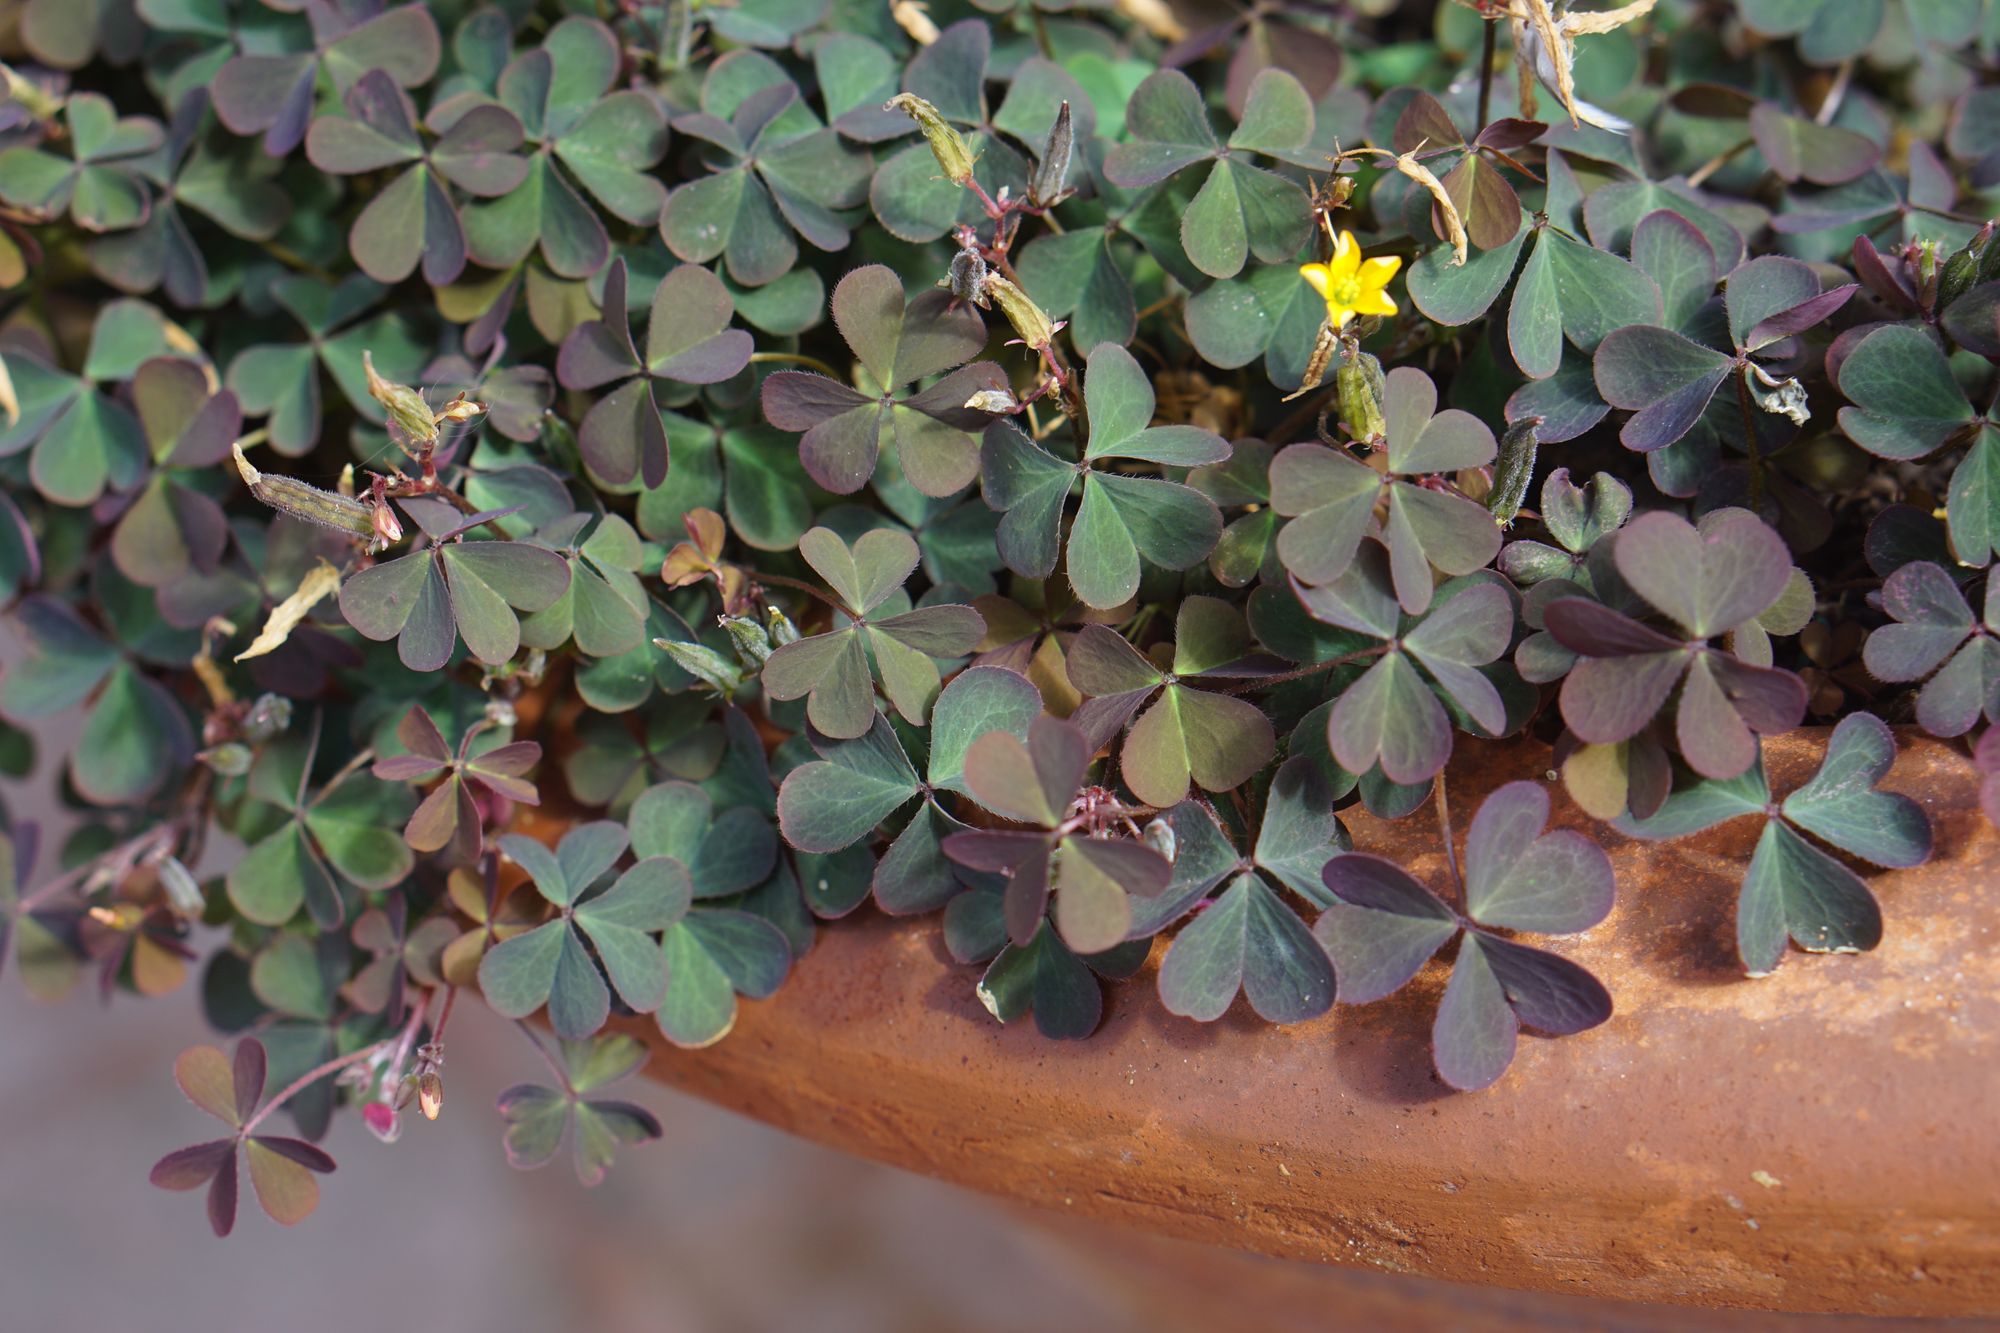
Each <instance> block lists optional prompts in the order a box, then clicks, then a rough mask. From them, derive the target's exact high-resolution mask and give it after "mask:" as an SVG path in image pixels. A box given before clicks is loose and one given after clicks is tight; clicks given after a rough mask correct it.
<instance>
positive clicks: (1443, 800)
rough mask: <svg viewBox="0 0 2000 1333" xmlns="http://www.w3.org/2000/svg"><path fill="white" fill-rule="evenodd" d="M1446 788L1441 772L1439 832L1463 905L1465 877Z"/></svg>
mask: <svg viewBox="0 0 2000 1333" xmlns="http://www.w3.org/2000/svg"><path fill="white" fill-rule="evenodd" d="M1444 786H1445V783H1444V774H1443V772H1439V774H1438V775H1437V808H1438V831H1439V832H1440V833H1441V834H1442V835H1443V837H1444V859H1445V864H1446V865H1449V866H1450V867H1451V882H1452V883H1454V884H1456V885H1457V886H1458V900H1459V903H1460V904H1461V905H1463V904H1464V902H1465V876H1464V875H1461V874H1460V873H1459V871H1458V848H1457V846H1456V845H1455V844H1454V843H1453V841H1452V834H1451V798H1450V797H1448V796H1446V795H1445V791H1444Z"/></svg>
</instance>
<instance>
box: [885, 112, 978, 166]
mask: <svg viewBox="0 0 2000 1333" xmlns="http://www.w3.org/2000/svg"><path fill="white" fill-rule="evenodd" d="M882 109H883V110H884V111H900V112H902V113H903V114H904V115H906V116H908V117H909V118H910V119H911V120H914V121H916V122H917V128H918V129H920V130H922V131H923V132H924V142H926V143H928V144H929V145H930V146H931V156H932V157H935V158H936V159H937V164H938V167H939V168H940V169H941V170H942V171H943V172H944V174H945V178H946V179H947V180H949V181H950V182H951V183H952V184H954V185H964V184H965V183H966V182H967V181H969V180H971V179H972V150H971V149H970V148H968V147H966V146H965V140H964V139H963V138H962V137H961V136H960V135H959V132H958V131H957V130H955V129H953V128H952V127H951V126H950V125H947V124H946V123H945V119H944V117H943V116H942V115H940V114H939V113H938V109H937V108H936V107H934V106H932V105H931V104H930V103H929V102H926V101H925V100H924V99H923V98H921V97H918V96H917V95H916V94H915V93H897V94H896V95H895V96H894V97H892V98H890V99H889V100H888V101H887V102H884V103H883V104H882Z"/></svg>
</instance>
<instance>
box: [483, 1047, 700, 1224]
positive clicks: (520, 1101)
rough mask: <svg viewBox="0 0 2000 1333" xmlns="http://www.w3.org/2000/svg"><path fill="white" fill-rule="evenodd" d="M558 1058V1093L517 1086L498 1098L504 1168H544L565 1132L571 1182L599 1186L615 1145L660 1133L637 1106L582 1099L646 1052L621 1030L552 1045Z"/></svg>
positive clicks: (630, 1070) (639, 1062) (641, 1061)
mask: <svg viewBox="0 0 2000 1333" xmlns="http://www.w3.org/2000/svg"><path fill="white" fill-rule="evenodd" d="M530 1039H531V1040H537V1039H535V1038H533V1037H532V1035H531V1037H530ZM558 1054H559V1056H560V1059H561V1064H560V1066H559V1068H560V1069H561V1070H562V1073H563V1086H562V1087H561V1088H560V1089H556V1088H546V1087H543V1086H541V1085H540V1084H535V1083H517V1084H515V1085H514V1086H513V1087H510V1088H508V1089H506V1090H505V1091H504V1092H502V1093H501V1094H500V1099H499V1102H498V1106H497V1109H498V1110H499V1112H500V1118H501V1120H502V1121H503V1122H505V1124H506V1126H507V1128H506V1132H505V1134H504V1135H503V1137H502V1140H501V1142H502V1144H503V1146H504V1147H505V1148H506V1151H507V1164H508V1165H509V1166H512V1167H514V1168H515V1169H516V1170H521V1171H527V1170H532V1169H533V1168H535V1167H538V1166H546V1165H547V1164H548V1163H549V1162H550V1161H551V1160H553V1159H554V1157H555V1155H556V1153H557V1152H558V1151H560V1150H561V1148H562V1141H563V1136H564V1135H565V1134H568V1135H570V1137H571V1150H572V1152H573V1153H574V1156H575V1162H576V1178H577V1180H578V1181H579V1182H581V1183H582V1184H584V1185H585V1186H592V1185H598V1184H601V1183H603V1180H604V1174H605V1172H606V1170H608V1169H609V1167H610V1165H611V1159H612V1155H613V1154H614V1153H615V1151H616V1150H617V1148H618V1145H620V1144H627V1145H632V1144H641V1143H650V1142H651V1141H653V1140H654V1139H657V1138H659V1137H660V1135H661V1134H662V1132H663V1131H662V1130H661V1128H660V1122H659V1119H658V1117H656V1116H655V1115H654V1114H653V1113H652V1112H651V1111H648V1110H646V1109H645V1108H644V1107H642V1106H638V1105H636V1104H634V1103H632V1102H627V1101H619V1100H616V1099H614V1098H607V1097H591V1096H589V1095H588V1094H590V1093H592V1092H595V1091H596V1090H597V1089H598V1088H601V1087H603V1086H604V1085H605V1084H607V1083H614V1082H616V1081H618V1080H619V1079H621V1078H626V1077H629V1076H630V1075H632V1074H635V1073H637V1072H638V1071H639V1070H640V1069H641V1068H642V1067H643V1066H644V1065H645V1063H646V1059H647V1054H648V1053H647V1050H646V1048H645V1046H644V1045H643V1044H642V1043H641V1042H640V1041H639V1040H638V1039H637V1038H635V1037H632V1036H629V1035H627V1034H625V1033H622V1032H620V1033H611V1034H607V1035H605V1036H601V1037H592V1038H590V1039H588V1040H586V1041H563V1042H559V1043H558Z"/></svg>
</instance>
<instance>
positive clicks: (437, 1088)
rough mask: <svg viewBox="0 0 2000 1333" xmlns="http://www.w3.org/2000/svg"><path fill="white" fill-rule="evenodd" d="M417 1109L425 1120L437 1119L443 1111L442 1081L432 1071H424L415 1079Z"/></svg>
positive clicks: (434, 1071) (435, 1072)
mask: <svg viewBox="0 0 2000 1333" xmlns="http://www.w3.org/2000/svg"><path fill="white" fill-rule="evenodd" d="M417 1109H418V1110H420V1111H422V1112H423V1113H424V1119H426V1120H435V1119H437V1118H438V1112H439V1111H442V1110H443V1109H444V1080H443V1079H442V1078H440V1077H438V1073H437V1071H436V1070H434V1069H426V1070H425V1071H424V1072H423V1074H422V1075H421V1076H420V1077H419V1078H418V1079H417Z"/></svg>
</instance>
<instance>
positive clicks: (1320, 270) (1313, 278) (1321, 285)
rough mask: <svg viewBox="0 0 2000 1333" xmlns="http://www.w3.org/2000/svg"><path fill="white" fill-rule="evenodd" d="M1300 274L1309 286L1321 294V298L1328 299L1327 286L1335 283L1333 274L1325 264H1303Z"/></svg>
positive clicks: (1300, 267) (1300, 266)
mask: <svg viewBox="0 0 2000 1333" xmlns="http://www.w3.org/2000/svg"><path fill="white" fill-rule="evenodd" d="M1299 276H1300V277H1302V278H1304V279H1305V280H1306V285H1307V286H1309V287H1311V288H1312V289H1313V290H1314V291H1316V292H1318V293H1319V294H1320V299H1321V300H1325V299H1326V291H1327V288H1328V287H1330V286H1332V285H1333V274H1332V273H1331V272H1330V271H1329V270H1328V268H1327V266H1326V265H1325V264H1301V265H1299Z"/></svg>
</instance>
